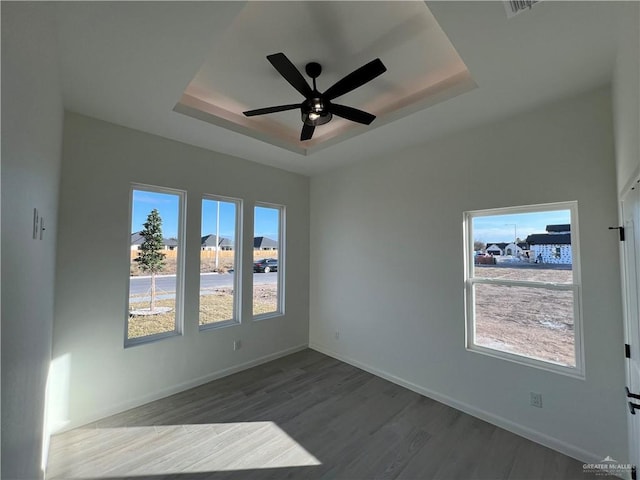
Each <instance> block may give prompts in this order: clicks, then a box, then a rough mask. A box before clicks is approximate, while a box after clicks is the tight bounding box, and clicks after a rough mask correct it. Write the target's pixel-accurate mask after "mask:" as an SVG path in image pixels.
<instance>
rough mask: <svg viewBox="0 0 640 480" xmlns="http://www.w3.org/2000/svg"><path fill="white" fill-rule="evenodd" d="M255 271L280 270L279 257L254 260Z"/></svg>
mask: <svg viewBox="0 0 640 480" xmlns="http://www.w3.org/2000/svg"><path fill="white" fill-rule="evenodd" d="M253 271H254V272H256V273H269V272H277V271H278V259H277V258H263V259H262V260H256V261H254V262H253Z"/></svg>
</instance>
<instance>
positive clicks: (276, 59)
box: [267, 53, 313, 98]
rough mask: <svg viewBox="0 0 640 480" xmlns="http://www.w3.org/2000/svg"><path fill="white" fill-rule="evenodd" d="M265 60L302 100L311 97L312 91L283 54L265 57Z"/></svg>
mask: <svg viewBox="0 0 640 480" xmlns="http://www.w3.org/2000/svg"><path fill="white" fill-rule="evenodd" d="M267 60H269V61H270V62H271V65H273V67H274V68H275V69H276V70H277V71H278V73H279V74H280V75H282V77H283V78H284V79H285V80H286V81H287V82H289V83H290V84H291V86H292V87H293V88H295V89H296V90H297V91H298V92H300V93H301V94H302V95H303V96H304V98H310V97H311V96H312V94H313V90H311V87H310V86H309V84H308V83H307V81H306V80H305V79H304V77H303V76H302V74H301V73H300V71H299V70H298V69H297V68H296V67H295V65H294V64H293V63H291V60H289V59H288V58H287V56H286V55H285V54H284V53H274V54H273V55H267Z"/></svg>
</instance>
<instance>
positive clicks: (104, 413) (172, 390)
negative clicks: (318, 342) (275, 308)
mask: <svg viewBox="0 0 640 480" xmlns="http://www.w3.org/2000/svg"><path fill="white" fill-rule="evenodd" d="M306 348H309V345H308V344H306V343H305V344H302V345H297V346H295V347H291V348H287V349H284V350H280V351H278V352H274V353H270V354H269V355H264V356H262V357H259V358H255V359H253V360H250V361H248V362H245V363H241V364H239V365H234V366H231V367H228V368H225V369H222V370H218V371H216V372H213V373H209V374H207V375H204V376H202V377H198V378H194V379H192V380H188V381H186V382H182V383H179V384H177V385H173V386H171V387H169V388H165V389H162V390H158V391H156V392H153V393H150V394H148V395H144V396H142V397H138V398H135V399H133V400H127V401H126V402H122V403H119V404H117V405H116V406H114V407H111V408H106V409H103V410H100V411H98V412H96V413H95V414H93V415H88V416H86V417H83V418H79V419H77V420H75V421H71V422H69V423H67V424H65V425H64V427H63V428H60V429H57V430H55V431H54V432H52V434H56V433H62V432H66V431H68V430H72V429H74V428H78V427H81V426H83V425H87V424H89V423H92V422H96V421H98V420H100V419H102V418H105V417H108V416H110V415H115V414H116V413H120V412H124V411H126V410H129V409H130V408H135V407H139V406H140V405H144V404H145V403H149V402H153V401H154V400H159V399H161V398H164V397H168V396H169V395H174V394H176V393H180V392H183V391H185V390H189V389H190V388H194V387H198V386H200V385H203V384H205V383H209V382H212V381H214V380H218V379H220V378H223V377H227V376H229V375H233V374H234V373H238V372H241V371H243V370H247V369H249V368H252V367H257V366H258V365H262V364H263V363H267V362H270V361H272V360H276V359H278V358H281V357H286V356H287V355H291V354H292V353H296V352H299V351H301V350H304V349H306Z"/></svg>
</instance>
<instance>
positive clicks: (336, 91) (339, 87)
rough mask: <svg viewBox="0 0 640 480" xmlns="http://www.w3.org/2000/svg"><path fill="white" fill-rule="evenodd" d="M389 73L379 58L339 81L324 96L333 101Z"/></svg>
mask: <svg viewBox="0 0 640 480" xmlns="http://www.w3.org/2000/svg"><path fill="white" fill-rule="evenodd" d="M386 71H387V67H385V66H384V64H383V63H382V61H381V60H380V59H379V58H376V59H375V60H372V61H370V62H369V63H367V64H366V65H363V66H362V67H360V68H358V69H357V70H355V71H353V72H351V73H350V74H349V75H347V76H346V77H344V78H343V79H342V80H338V81H337V82H336V83H335V84H334V85H333V86H331V87H329V89H328V90H327V91H326V92H324V93H323V94H322V96H323V97H324V98H326V99H327V100H333V99H334V98H337V97H339V96H341V95H344V94H345V93H349V92H350V91H351V90H355V89H356V88H358V87H361V86H362V85H364V84H365V83H367V82H370V81H371V80H373V79H374V78H376V77H377V76H378V75H382V74H383V73H384V72H386Z"/></svg>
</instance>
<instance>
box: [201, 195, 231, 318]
mask: <svg viewBox="0 0 640 480" xmlns="http://www.w3.org/2000/svg"><path fill="white" fill-rule="evenodd" d="M237 212H238V208H237V204H236V203H235V202H230V201H222V200H217V199H213V198H205V199H203V200H202V229H201V237H200V325H201V326H202V325H210V324H215V323H216V322H224V321H229V320H235V319H237V315H236V295H235V292H236V283H235V278H236V238H237V232H236V217H237Z"/></svg>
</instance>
